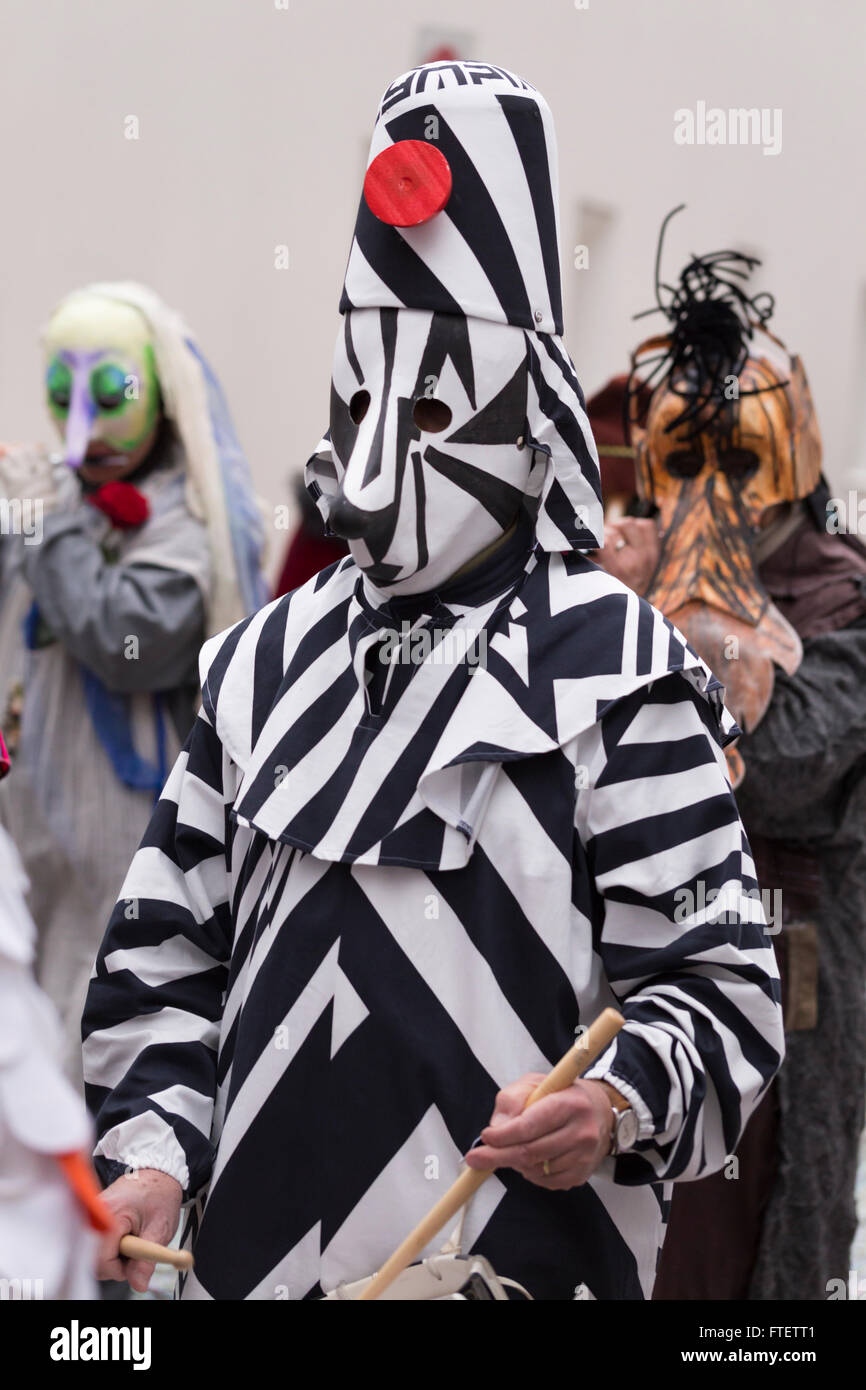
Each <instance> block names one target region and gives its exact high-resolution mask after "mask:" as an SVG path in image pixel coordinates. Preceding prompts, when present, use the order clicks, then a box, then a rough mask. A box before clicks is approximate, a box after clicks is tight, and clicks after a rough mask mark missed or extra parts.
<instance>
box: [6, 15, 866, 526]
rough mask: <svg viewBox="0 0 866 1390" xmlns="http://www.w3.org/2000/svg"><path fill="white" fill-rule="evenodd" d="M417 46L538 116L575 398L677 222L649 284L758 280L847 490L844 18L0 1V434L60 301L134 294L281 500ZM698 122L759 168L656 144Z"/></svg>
mask: <svg viewBox="0 0 866 1390" xmlns="http://www.w3.org/2000/svg"><path fill="white" fill-rule="evenodd" d="M286 3H287V8H283V6H284V5H285V4H286ZM278 6H279V8H278ZM431 28H432V29H433V30H434V31H437V30H440V29H441V30H446V31H447V30H449V29H450V30H457V31H458V32H467V33H468V34H469V35H470V36H471V51H468V52H466V53H465V54H464V55H463V56H467V57H476V58H482V59H486V60H488V61H492V62H496V63H500V64H503V65H504V66H506V67H510V68H513V69H515V70H516V71H518V72H519V73H521V74H522V75H523V76H525V77H527V78H528V79H529V80H530V81H531V82H533V83H534V84H535V85H536V86H538V87H539V88H540V89H541V90H542V91H543V92H544V93H545V95H546V96H547V98H548V100H549V102H550V104H551V106H552V108H553V112H554V116H555V118H556V121H557V127H558V132H559V146H560V164H561V180H562V190H561V192H562V233H563V237H562V239H563V264H564V279H565V296H566V336H567V340H568V342H569V345H570V347H571V351H572V354H573V356H574V357H575V360H576V363H577V368H578V372H579V374H580V376H581V378H582V381H583V384H584V386H585V388H586V389H587V390H588V391H592V390H594V389H595V388H596V387H597V386H599V385H601V384H602V383H603V382H604V381H605V380H606V379H607V377H608V376H609V375H611V374H612V373H613V372H614V371H617V370H621V369H622V368H623V367H624V365H625V363H626V360H627V355H628V352H629V350H630V348H631V347H632V346H634V344H635V343H636V341H637V340H638V335H639V334H642V333H644V332H645V331H647V329H648V325H647V324H646V323H643V324H633V323H632V322H631V315H632V314H633V313H635V312H636V311H637V310H639V309H643V308H646V307H648V306H649V305H650V304H651V303H652V270H653V256H654V251H655V242H656V235H657V232H658V227H659V224H660V221H661V218H662V216H663V215H664V213H665V212H666V211H667V210H668V209H669V208H671V207H672V206H674V204H676V203H679V202H683V201H684V202H686V203H688V209H687V211H686V212H685V213H682V214H681V215H680V217H679V218H678V219H676V221H675V222H674V224H673V225H672V227H671V231H670V234H669V238H668V255H667V258H666V262H665V264H666V268H667V270H668V273H669V276H671V277H672V276H674V275H675V274H676V273H677V272H678V270H679V268H680V265H681V263H682V260H683V258H684V256H685V255H686V254H687V253H688V252H690V251H694V252H703V251H706V250H714V249H717V248H719V247H722V246H725V245H729V244H734V245H736V246H738V247H740V248H743V247H745V248H748V249H750V250H752V249H753V250H755V251H756V252H758V253H759V254H761V255H763V257H764V260H765V265H764V268H763V270H762V271H760V272H758V274H759V276H760V279H759V280H758V281H757V282H756V283H757V284H758V285H759V286H766V287H767V288H769V289H771V290H772V291H773V292H774V294H775V295H776V298H777V313H776V318H775V321H774V326H775V329H776V331H777V333H779V334H780V336H782V337H783V338H784V339H785V340H786V342H787V343H788V345H789V347H791V348H792V349H796V350H798V351H799V352H800V354H801V355H802V357H803V359H804V362H805V364H806V367H807V370H808V373H809V376H810V378H811V382H812V387H813V391H814V394H815V397H816V401H817V405H818V411H819V416H820V419H821V423H822V429H823V433H824V439H825V449H826V467H827V471H828V473H829V475H830V477H831V480H832V482H833V483H834V485H835V487H836V488H837V489H841V488H843V487H848V486H854V485H855V484H857V483H859V484H860V485H861V486H863V485H866V406H864V382H866V236H864V210H866V198H864V187H863V128H864V119H863V117H864V102H863V87H864V81H866V6H864V5H863V4H862V3H860V0H833V4H832V5H828V4H824V5H820V4H817V3H814V0H700V3H695V0H652V2H651V3H650V0H589V6H588V8H587V9H580V10H579V9H577V8H576V6H575V3H574V0H535V3H534V4H527V3H525V0H472V3H471V5H469V4H467V2H466V0H147V3H142V0H74V3H69V0H38V3H35V2H34V0H3V7H2V17H0V52H2V55H3V62H2V79H0V267H2V281H0V438H5V439H22V438H28V437H29V438H40V437H41V438H47V437H49V428H48V424H47V419H46V415H45V411H44V407H43V402H42V365H41V359H40V355H39V352H38V348H37V342H36V338H37V331H38V329H39V327H40V325H41V324H42V322H43V321H44V320H45V318H46V317H47V315H48V314H49V312H50V310H51V308H52V306H53V304H54V303H55V301H56V300H57V299H58V298H59V297H60V296H61V295H62V294H63V293H65V292H66V291H67V290H69V289H71V288H73V287H74V286H76V285H78V284H82V283H84V282H86V281H88V280H90V279H96V278H126V277H134V278H137V279H141V280H143V281H146V282H148V283H150V284H152V285H153V286H154V288H156V289H157V290H158V291H159V292H160V293H161V294H162V295H163V296H164V298H165V299H167V300H168V301H169V302H170V303H171V304H173V305H175V306H176V307H177V308H179V309H181V310H182V312H183V313H184V314H185V316H186V317H187V319H188V321H189V322H190V324H191V325H192V327H193V328H194V330H195V332H196V333H197V335H198V337H199V339H200V342H201V344H202V346H203V348H204V350H205V352H206V353H207V355H208V356H209V357H210V359H211V361H212V363H213V364H214V366H215V368H216V370H217V371H218V373H219V375H220V376H221V378H222V381H223V385H224V386H225V388H226V391H227V394H228V397H229V401H230V404H231V407H232V410H233V414H234V417H235V422H236V425H237V428H238V433H239V435H240V438H241V440H242V442H243V444H244V446H245V448H246V450H247V453H248V455H249V457H250V460H251V463H252V466H253V470H254V473H255V476H256V480H257V483H258V485H259V488H260V490H261V491H262V493H263V494H264V495H265V496H266V497H268V498H269V499H270V500H271V501H272V502H274V503H277V502H280V501H282V500H284V499H285V497H286V483H287V478H288V476H289V473H290V472H291V471H294V470H297V469H298V468H300V466H301V465H302V463H303V461H304V459H305V458H306V456H307V454H308V453H310V452H311V450H312V448H313V447H314V445H315V444H316V442H317V441H318V439H319V437H320V434H321V432H322V430H323V429H324V428H325V425H326V423H327V405H328V386H329V376H330V360H331V352H332V345H333V341H334V337H335V332H336V329H337V324H338V316H337V302H338V298H339V292H340V288H341V284H342V273H343V268H344V265H345V259H346V255H347V253H348V248H349V241H350V237H351V232H352V226H353V221H354V213H355V208H356V205H357V200H358V196H359V192H360V183H361V178H362V175H363V168H364V159H365V155H366V149H367V142H368V139H369V133H370V129H371V126H372V121H373V118H374V115H375V110H376V105H377V102H378V97H379V95H380V92H381V89H382V88H383V87H384V86H385V84H386V83H387V82H388V81H389V80H390V79H391V78H392V77H394V76H396V75H397V74H398V73H400V72H402V71H404V70H405V69H406V68H407V67H410V66H412V65H413V63H414V62H415V61H417V59H418V58H419V56H420V49H421V46H422V45H423V44H424V43H425V42H426V41H427V37H426V36H425V35H424V33H423V32H422V31H424V30H428V31H429V30H430V29H431ZM698 100H704V101H706V102H707V104H708V105H710V106H720V107H724V108H728V107H740V106H744V107H751V106H757V107H769V108H774V107H781V109H782V122H783V124H782V150H781V153H780V154H779V155H778V156H776V157H768V156H765V155H763V153H762V151H761V149H760V148H754V147H710V146H703V147H698V146H695V147H692V148H684V147H681V146H677V145H676V144H675V143H674V140H673V129H674V120H673V113H674V111H675V110H676V109H677V108H680V107H694V105H695V103H696V102H697V101H698ZM130 115H134V116H136V117H137V118H138V121H139V127H140V136H139V139H138V140H128V139H126V138H125V137H124V122H125V118H126V117H128V116H130ZM583 240H587V241H588V242H589V245H590V268H589V270H582V271H578V270H575V269H574V268H573V247H574V245H575V244H576V243H577V242H579V241H583ZM279 244H285V245H287V246H288V248H289V252H290V268H289V269H288V270H278V269H275V266H274V248H275V246H277V245H279ZM655 322H656V321H655V320H651V321H650V325H649V326H652V325H653V324H654V323H655ZM657 322H659V323H660V322H661V320H658V321H657Z"/></svg>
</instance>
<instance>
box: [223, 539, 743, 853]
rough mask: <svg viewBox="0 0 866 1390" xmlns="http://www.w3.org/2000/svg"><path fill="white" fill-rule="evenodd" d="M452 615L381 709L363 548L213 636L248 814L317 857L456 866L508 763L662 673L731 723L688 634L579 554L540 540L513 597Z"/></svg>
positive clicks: (550, 746)
mask: <svg viewBox="0 0 866 1390" xmlns="http://www.w3.org/2000/svg"><path fill="white" fill-rule="evenodd" d="M443 607H444V608H446V609H447V608H448V606H447V605H443ZM448 611H449V615H450V617H451V622H450V624H449V625H448V626H447V627H446V626H445V624H444V623H443V624H442V632H441V633H440V635H439V636H438V637H437V638H436V640H435V641H434V640H433V639H432V638H431V639H430V640H429V645H428V647H427V649H426V655H425V647H424V643H423V641H419V642H418V643H417V649H416V659H415V661H414V663H413V662H412V656H411V643H410V646H409V648H408V649H407V650H408V652H409V656H408V658H407V659H408V661H409V664H410V666H411V670H410V671H409V672H407V671H406V670H404V669H403V660H402V658H401V659H400V660H398V662H397V669H396V670H395V672H394V673H393V675H392V680H396V681H398V690H397V696H396V698H395V699H392V700H391V701H390V703H389V702H387V701H386V710H387V716H386V717H384V718H376V717H375V715H373V714H371V711H370V709H369V707H368V702H367V684H368V682H367V679H366V672H367V669H368V664H367V658H368V655H369V654H370V648H371V646H373V644H378V643H381V642H382V640H383V634H385V635H386V636H387V634H388V623H389V621H390V617H391V615H390V613H389V611H388V606H387V604H386V605H384V606H383V607H376V606H375V605H371V603H370V599H369V595H368V593H365V592H364V583H363V579H362V576H361V575H360V574H359V572H358V570H357V568H356V567H355V565H354V563H353V561H352V560H351V559H347V560H343V561H341V562H340V563H339V564H338V565H336V566H334V567H332V568H331V569H330V570H328V571H325V572H324V573H323V574H321V575H318V576H316V578H315V579H313V580H311V581H310V582H309V583H308V584H305V585H304V586H303V587H302V588H301V589H298V590H296V591H295V592H294V593H293V594H290V595H287V596H286V597H285V598H282V599H279V600H278V601H277V602H276V603H274V604H271V605H270V606H269V607H267V608H265V609H263V610H262V611H261V612H259V613H257V614H255V615H254V616H253V617H252V618H251V619H248V620H247V621H246V622H245V623H242V624H239V625H238V626H237V627H235V628H233V629H231V630H230V631H229V632H228V634H223V635H222V637H219V638H214V639H212V641H211V642H209V643H208V644H206V646H205V648H204V651H203V654H202V667H203V671H202V679H203V686H202V689H203V707H204V710H205V713H206V714H207V716H208V717H209V718H210V719H211V721H212V722H213V723H214V724H215V727H216V729H217V733H218V735H219V737H220V739H221V740H222V742H223V745H224V746H225V748H226V750H227V751H228V753H229V754H230V756H231V757H232V759H233V760H234V762H235V763H236V764H237V765H238V767H239V769H240V771H241V774H242V778H241V784H240V789H239V792H238V795H237V798H236V800H235V803H234V806H233V810H232V814H233V815H234V816H235V818H236V819H237V821H238V822H239V823H240V824H242V825H247V826H252V827H254V828H256V829H258V830H260V831H261V832H262V833H264V834H265V835H267V836H268V838H269V839H273V840H282V841H284V842H286V843H288V844H292V845H295V846H297V847H298V848H300V849H303V850H305V851H307V852H309V853H310V854H312V855H314V856H315V857H317V858H319V859H325V860H331V861H339V862H347V863H358V864H392V865H403V866H408V867H414V868H422V869H428V870H431V869H454V868H460V867H462V866H463V865H465V864H466V863H467V862H468V860H469V857H470V855H471V853H472V849H473V846H474V843H475V839H476V837H477V834H478V830H479V827H480V825H481V822H482V820H483V817H484V814H485V811H486V809H487V805H488V802H489V798H490V793H491V791H492V788H493V784H494V781H495V779H496V777H497V775H499V772H500V767H501V764H502V763H504V762H508V761H511V760H513V759H518V758H527V757H534V756H537V755H540V754H545V753H549V752H552V751H554V750H555V749H557V748H561V747H563V746H565V745H566V744H568V743H570V742H571V740H573V739H574V738H575V737H576V736H577V735H578V734H579V733H581V732H582V731H583V730H585V729H587V728H589V727H590V726H591V725H592V724H594V723H596V722H597V720H598V719H599V718H600V717H601V715H602V714H603V713H604V712H605V711H606V710H607V709H609V708H610V707H611V705H613V704H614V703H615V702H616V701H617V700H619V699H621V698H623V697H624V696H625V695H628V694H629V693H631V692H632V691H634V690H637V689H640V688H641V687H643V686H646V685H648V684H650V683H651V682H652V681H653V680H656V679H658V678H659V677H661V676H664V675H665V674H667V673H668V672H675V671H681V672H683V674H684V675H685V676H686V678H687V679H689V681H690V682H691V684H692V685H693V686H694V687H695V689H696V690H697V691H699V693H700V694H701V695H703V696H704V697H705V698H706V699H707V701H708V704H709V706H710V708H711V710H712V711H713V714H714V716H715V722H716V724H717V727H718V731H719V741H720V743H725V742H727V741H729V739H730V737H731V736H732V733H731V731H732V728H733V721H732V720H731V719H730V716H729V715H727V713H726V712H725V711H724V707H723V705H722V703H721V686H720V685H719V683H718V682H717V681H716V680H715V678H714V677H713V676H712V674H711V673H710V671H709V670H708V668H707V667H706V666H704V664H703V663H702V662H701V660H700V658H699V657H698V656H697V655H696V654H695V653H694V652H693V651H692V650H691V649H690V648H689V647H688V646H687V644H686V643H685V640H684V639H683V638H682V636H681V635H680V634H679V633H678V632H677V631H676V629H675V628H673V627H672V626H671V625H670V624H669V623H668V622H667V620H666V619H665V618H663V617H662V615H661V614H660V613H658V612H657V611H656V610H655V609H653V608H652V607H651V606H650V605H649V604H647V603H646V602H644V601H643V600H642V599H639V598H638V597H637V595H636V594H634V593H632V591H631V590H629V589H627V588H625V586H624V585H622V584H620V583H619V581H617V580H615V579H613V578H612V577H611V576H610V575H608V574H607V573H606V572H605V571H604V570H601V569H599V568H598V567H597V566H596V565H594V564H592V562H591V561H589V560H587V559H586V558H585V557H583V556H580V555H567V556H562V555H550V554H547V553H544V552H540V551H538V552H534V553H533V554H531V555H530V556H529V558H528V560H527V561H526V563H525V566H524V569H523V572H522V575H521V576H519V578H518V581H517V582H516V583H515V584H513V585H512V586H511V588H510V589H509V590H508V591H507V593H506V594H505V596H504V597H500V598H499V600H498V601H497V600H496V599H495V598H494V599H492V600H489V601H488V602H487V603H485V604H482V605H480V606H477V607H469V608H466V609H459V610H457V611H454V612H452V611H451V610H450V609H448ZM435 616H436V609H435V606H434V613H433V614H432V615H430V621H429V622H428V624H427V625H428V626H430V625H431V624H432V620H433V619H435ZM423 625H424V624H423V621H422V626H423ZM449 644H450V645H449ZM479 653H480V657H479Z"/></svg>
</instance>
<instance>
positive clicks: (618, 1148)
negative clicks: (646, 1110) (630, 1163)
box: [608, 1105, 639, 1158]
mask: <svg viewBox="0 0 866 1390" xmlns="http://www.w3.org/2000/svg"><path fill="white" fill-rule="evenodd" d="M610 1108H611V1111H612V1113H613V1129H612V1130H611V1134H610V1149H609V1152H608V1156H609V1157H612V1158H616V1157H617V1155H618V1154H624V1153H628V1151H629V1149H632V1148H634V1146H635V1144H636V1143H637V1135H638V1128H639V1126H638V1119H637V1115H636V1114H635V1113H634V1111H633V1110H632V1108H631V1106H630V1105H629V1106H627V1107H626V1109H625V1110H619V1109H618V1108H617V1107H616V1106H615V1105H611V1107H610Z"/></svg>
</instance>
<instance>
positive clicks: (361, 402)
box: [349, 391, 370, 425]
mask: <svg viewBox="0 0 866 1390" xmlns="http://www.w3.org/2000/svg"><path fill="white" fill-rule="evenodd" d="M369 407H370V392H369V391H356V392H355V394H354V396H353V397H352V399H351V400H350V401H349V414H350V415H351V417H352V420H353V422H354V423H355V424H356V425H360V423H361V421H362V420H363V418H364V416H365V415H366V414H367V411H368V409H369Z"/></svg>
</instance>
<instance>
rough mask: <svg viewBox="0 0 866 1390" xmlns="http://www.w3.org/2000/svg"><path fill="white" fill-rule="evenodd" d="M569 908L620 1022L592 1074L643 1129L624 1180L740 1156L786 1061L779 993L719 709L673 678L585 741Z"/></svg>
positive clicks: (689, 1174)
mask: <svg viewBox="0 0 866 1390" xmlns="http://www.w3.org/2000/svg"><path fill="white" fill-rule="evenodd" d="M577 754H578V795H577V815H576V829H577V834H576V839H575V853H576V855H577V856H578V857H579V858H581V859H582V860H583V867H584V868H585V869H586V871H587V872H586V873H581V872H575V884H576V890H575V891H576V894H578V893H580V892H582V891H583V890H582V889H581V888H580V884H581V882H582V881H586V882H588V883H592V884H594V885H595V890H596V896H595V899H594V901H593V902H586V903H576V906H577V907H578V908H581V909H582V910H583V911H584V912H586V914H587V915H588V916H590V917H591V918H592V920H593V922H594V931H595V935H596V943H595V948H596V951H597V952H598V953H599V955H600V957H601V962H602V967H603V969H604V972H605V975H606V978H607V980H608V982H609V984H610V988H611V989H612V991H613V993H614V995H615V997H616V1000H617V1001H618V1005H619V1008H620V1009H621V1011H622V1013H623V1014H624V1016H625V1019H626V1025H625V1027H624V1029H623V1030H622V1031H621V1033H620V1034H619V1036H618V1038H617V1040H616V1042H615V1043H614V1044H613V1046H612V1047H611V1048H610V1049H608V1051H607V1052H606V1053H605V1055H604V1056H603V1057H601V1058H599V1060H598V1062H597V1063H596V1064H595V1065H594V1066H593V1067H591V1068H590V1069H589V1071H588V1072H587V1075H588V1076H590V1077H593V1078H595V1079H599V1080H607V1081H609V1082H610V1083H611V1085H613V1086H615V1087H616V1088H617V1089H618V1090H619V1091H620V1092H621V1093H622V1094H623V1095H624V1096H626V1097H627V1098H628V1099H629V1100H630V1101H631V1103H632V1106H633V1108H634V1110H635V1111H636V1113H637V1116H638V1119H639V1121H640V1129H639V1139H638V1143H637V1145H636V1147H635V1149H634V1150H633V1151H632V1152H631V1153H630V1154H627V1155H623V1156H622V1157H620V1158H619V1159H618V1160H617V1162H616V1168H615V1180H616V1181H617V1182H621V1183H626V1184H638V1183H644V1182H650V1181H658V1180H660V1179H672V1178H699V1177H703V1176H706V1175H707V1174H709V1173H712V1172H715V1171H716V1170H717V1169H719V1168H721V1167H722V1165H723V1164H724V1162H725V1159H726V1157H727V1156H728V1155H729V1154H731V1153H733V1151H734V1148H735V1146H736V1144H737V1141H738V1139H739V1136H740V1134H741V1133H742V1130H743V1128H744V1126H745V1124H746V1121H747V1120H748V1118H749V1115H750V1114H751V1112H752V1110H753V1109H754V1108H755V1106H756V1104H757V1102H758V1101H759V1099H760V1098H761V1096H762V1094H763V1092H764V1091H765V1090H766V1088H767V1086H768V1085H769V1083H770V1080H771V1079H772V1077H773V1076H774V1074H775V1072H776V1071H777V1070H778V1067H779V1065H780V1062H781V1059H782V1055H783V1051H784V1035H783V1031H782V1020H781V1005H780V997H781V996H780V986H779V978H778V971H777V968H776V962H775V955H774V952H773V948H772V938H771V936H770V935H769V934H768V932H767V928H766V924H765V918H764V913H763V909H762V906H761V901H760V893H759V889H758V885H757V882H756V880H755V877H754V873H755V870H754V864H753V862H752V858H751V852H750V850H749V845H748V841H747V839H746V836H745V832H744V830H743V827H742V823H741V821H740V817H739V814H738V811H737V806H736V802H735V800H734V796H733V793H732V792H731V789H730V784H729V781H728V777H727V773H726V765H725V757H724V752H723V750H722V748H721V747H720V744H719V740H718V736H717V733H716V722H715V717H714V714H713V711H712V709H711V706H710V705H709V704H708V702H707V701H706V700H704V699H702V698H701V696H699V695H698V694H697V693H696V692H695V691H694V690H693V689H692V688H691V686H690V685H689V684H688V682H687V680H685V679H684V678H683V677H682V676H680V675H676V674H675V675H670V676H667V677H665V678H664V679H663V680H660V681H657V682H655V684H654V685H652V686H650V687H648V688H647V689H646V690H643V691H638V692H636V693H635V694H633V695H631V696H629V697H628V698H627V699H625V700H622V701H620V702H619V703H618V704H617V705H615V706H614V707H613V709H612V710H611V711H610V712H609V713H608V714H607V715H606V716H605V717H604V718H603V719H601V720H600V721H599V722H598V723H597V724H595V725H594V726H593V727H592V728H591V729H590V730H588V731H587V732H586V733H585V734H584V735H582V736H581V738H580V740H579V743H578V750H577Z"/></svg>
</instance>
